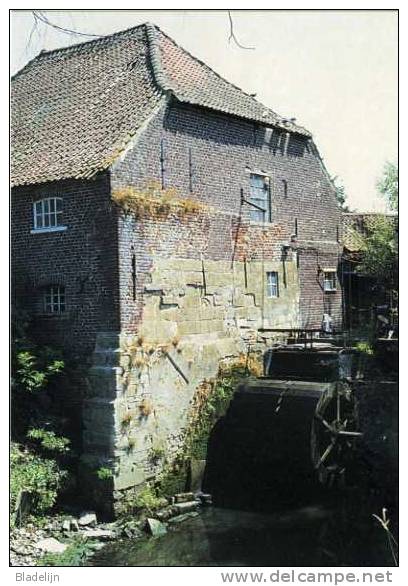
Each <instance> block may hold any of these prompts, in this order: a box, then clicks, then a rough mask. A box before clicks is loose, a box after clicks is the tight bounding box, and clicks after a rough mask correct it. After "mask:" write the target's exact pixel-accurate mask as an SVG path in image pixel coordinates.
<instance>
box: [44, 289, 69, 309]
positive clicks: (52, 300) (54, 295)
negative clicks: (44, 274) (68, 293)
mask: <svg viewBox="0 0 408 586" xmlns="http://www.w3.org/2000/svg"><path fill="white" fill-rule="evenodd" d="M44 311H45V313H49V314H51V313H52V314H56V313H64V311H65V288H64V287H61V286H60V285H51V286H49V287H47V288H46V289H45V291H44Z"/></svg>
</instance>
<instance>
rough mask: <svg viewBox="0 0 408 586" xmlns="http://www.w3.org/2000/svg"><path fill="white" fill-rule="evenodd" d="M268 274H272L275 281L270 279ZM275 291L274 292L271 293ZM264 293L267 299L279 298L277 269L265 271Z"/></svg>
mask: <svg viewBox="0 0 408 586" xmlns="http://www.w3.org/2000/svg"><path fill="white" fill-rule="evenodd" d="M270 275H271V276H272V275H274V277H275V282H274V283H273V282H272V281H271V280H270ZM273 291H275V293H273ZM266 294H267V298H268V299H278V298H279V296H280V295H279V273H278V271H267V272H266Z"/></svg>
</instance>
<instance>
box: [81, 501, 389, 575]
mask: <svg viewBox="0 0 408 586" xmlns="http://www.w3.org/2000/svg"><path fill="white" fill-rule="evenodd" d="M90 564H91V565H94V566H249V567H251V566H270V567H271V566H272V567H276V566H294V567H296V566H306V567H308V566H354V565H355V566H391V565H392V558H391V555H390V551H389V549H388V547H387V543H386V536H385V535H384V534H383V532H382V530H381V529H380V528H377V527H376V525H375V522H374V520H373V519H372V518H371V519H370V518H369V517H367V516H365V517H364V520H361V519H358V518H356V517H354V519H347V518H344V510H342V511H341V512H340V511H339V510H336V509H335V508H334V509H333V508H326V507H324V506H321V505H320V506H307V507H303V508H300V509H292V510H290V511H281V512H279V513H278V512H276V513H269V514H264V513H254V512H244V511H236V510H230V509H221V508H216V507H210V508H207V509H205V510H204V511H203V512H202V513H201V514H200V515H199V516H197V517H194V518H191V519H188V520H186V521H184V522H183V523H181V524H178V525H176V526H174V527H172V528H171V529H169V532H168V533H167V534H166V535H164V536H162V537H157V538H148V537H146V538H143V539H139V540H135V541H132V540H125V541H121V542H119V543H114V544H110V545H107V546H106V547H104V548H103V549H102V550H101V551H99V552H98V553H97V554H96V555H95V556H94V558H93V559H92V560H91V562H90Z"/></svg>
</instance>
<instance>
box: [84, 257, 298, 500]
mask: <svg viewBox="0 0 408 586" xmlns="http://www.w3.org/2000/svg"><path fill="white" fill-rule="evenodd" d="M283 270H285V275H283V274H282V271H283ZM266 271H277V272H278V274H279V277H280V279H279V281H280V296H279V297H278V298H267V295H266V283H265V280H264V275H265V274H266ZM298 307H299V287H298V277H297V270H296V262H295V259H293V260H291V261H290V262H286V263H285V266H284V267H283V266H282V263H281V262H279V261H276V262H273V261H268V262H251V263H245V264H244V263H242V262H240V263H234V264H233V265H231V264H230V263H226V262H223V261H218V262H217V261H199V260H191V259H188V260H186V259H163V258H158V259H156V260H155V261H154V264H153V267H152V271H151V282H150V283H149V284H148V285H146V287H145V292H144V299H143V308H144V309H143V316H142V320H141V323H140V328H139V333H138V334H137V335H134V334H126V333H101V334H99V336H98V338H97V343H96V347H95V351H94V353H93V366H92V367H91V369H90V371H89V375H88V391H87V396H86V399H85V402H84V411H83V424H84V432H83V444H84V454H83V457H82V466H83V469H84V470H86V476H87V482H88V488H87V491H88V493H89V494H90V495H91V499H92V500H93V501H95V500H101V499H103V503H102V505H103V508H105V509H106V510H108V509H109V508H110V507H113V508H115V506H114V501H115V500H118V497H120V496H121V494H123V493H124V492H127V491H129V490H130V491H133V490H136V491H137V489H138V487H139V488H140V487H142V486H143V485H144V484H145V483H146V482H148V481H151V480H154V479H155V478H157V476H158V474H159V473H160V472H161V470H162V469H163V466H164V464H169V463H171V462H172V461H173V460H174V459H175V457H176V456H177V453H178V452H179V451H180V449H181V448H182V446H183V441H184V437H185V432H186V429H187V426H188V423H189V417H190V415H191V407H192V403H193V399H194V395H195V393H196V391H197V390H198V389H199V388H200V386H201V385H203V383H206V382H208V381H211V380H214V378H215V377H216V375H217V372H218V370H219V366H220V364H221V363H222V364H228V362H231V363H233V362H234V361H237V360H238V359H239V357H242V356H247V355H248V354H251V353H253V352H258V353H259V351H261V350H264V349H265V346H267V345H269V344H271V343H272V342H273V341H274V337H273V334H272V333H269V334H268V333H262V334H260V333H258V329H259V328H261V327H272V326H273V327H280V328H285V327H286V328H289V327H297V326H298V319H299V318H298ZM261 336H262V337H261ZM101 467H103V468H108V469H112V472H113V476H112V478H111V479H105V480H99V479H98V476H97V470H98V469H100V468H101ZM90 479H91V480H92V481H91V482H90V483H89V480H90ZM119 500H120V498H119ZM94 504H95V502H94Z"/></svg>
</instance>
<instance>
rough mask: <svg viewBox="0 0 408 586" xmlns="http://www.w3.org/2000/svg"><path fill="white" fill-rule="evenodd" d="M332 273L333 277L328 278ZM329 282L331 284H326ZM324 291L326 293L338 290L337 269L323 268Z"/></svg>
mask: <svg viewBox="0 0 408 586" xmlns="http://www.w3.org/2000/svg"><path fill="white" fill-rule="evenodd" d="M327 275H331V277H332V279H330V278H327ZM327 283H328V284H329V286H326V285H327ZM323 291H324V292H325V293H332V292H335V291H337V271H336V269H323Z"/></svg>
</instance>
